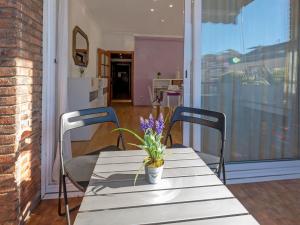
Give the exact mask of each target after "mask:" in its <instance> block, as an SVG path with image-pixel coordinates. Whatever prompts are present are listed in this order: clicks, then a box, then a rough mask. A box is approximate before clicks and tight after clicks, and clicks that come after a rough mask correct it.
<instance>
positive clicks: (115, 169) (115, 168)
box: [94, 159, 206, 173]
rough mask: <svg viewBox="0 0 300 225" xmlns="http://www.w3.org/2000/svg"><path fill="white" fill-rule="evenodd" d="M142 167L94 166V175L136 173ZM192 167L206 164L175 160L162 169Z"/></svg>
mask: <svg viewBox="0 0 300 225" xmlns="http://www.w3.org/2000/svg"><path fill="white" fill-rule="evenodd" d="M141 166H142V162H135V163H121V164H120V163H111V164H104V165H101V164H96V167H95V170H94V172H95V173H99V172H119V171H130V170H135V171H138V170H139V168H140V167H141ZM193 166H206V164H205V163H204V162H203V161H202V160H200V159H192V160H176V161H168V160H166V161H165V165H164V168H180V167H193Z"/></svg>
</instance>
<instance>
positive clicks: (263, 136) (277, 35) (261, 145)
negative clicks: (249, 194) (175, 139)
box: [192, 0, 300, 161]
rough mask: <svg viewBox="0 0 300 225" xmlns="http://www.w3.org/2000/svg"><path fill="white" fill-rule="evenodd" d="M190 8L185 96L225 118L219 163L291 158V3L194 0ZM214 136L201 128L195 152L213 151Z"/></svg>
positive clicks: (295, 30) (295, 127)
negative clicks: (190, 55)
mask: <svg viewBox="0 0 300 225" xmlns="http://www.w3.org/2000/svg"><path fill="white" fill-rule="evenodd" d="M197 1H198V2H197ZM193 10H194V15H192V16H193V19H194V20H193V23H194V24H193V26H194V28H196V29H194V34H193V37H194V41H193V42H194V47H193V51H194V55H196V56H197V55H199V56H200V58H199V60H197V59H196V60H194V61H193V64H196V65H197V64H198V65H199V66H198V70H196V72H198V73H196V72H194V73H193V78H192V79H194V82H197V85H198V87H199V89H200V91H201V94H200V95H201V97H200V96H199V95H198V96H195V95H194V96H193V97H192V98H193V99H198V100H199V102H200V105H201V108H204V109H209V110H215V111H221V112H224V113H225V114H226V116H227V130H226V133H227V135H226V136H227V140H226V148H225V152H226V154H225V157H226V161H245V160H268V159H288V158H299V157H300V143H299V135H300V133H299V129H300V126H299V113H300V111H299V78H300V77H299V21H300V20H299V0H202V1H200V0H195V1H194V6H193ZM199 10H200V11H201V13H199ZM195 15H198V16H195ZM197 26H201V29H197ZM195 43H196V44H197V45H195ZM195 46H201V47H200V49H199V48H198V47H195ZM197 48H198V49H197ZM200 61H201V62H200ZM199 68H200V69H199ZM194 88H196V87H194ZM217 135H218V134H217V133H215V132H213V131H211V130H208V129H204V128H201V132H200V136H201V144H200V149H201V150H202V151H204V152H208V153H214V152H215V151H216V149H217V146H218V145H219V144H220V143H218V141H216V140H217V139H216V138H217ZM193 136H194V139H195V134H194V135H193Z"/></svg>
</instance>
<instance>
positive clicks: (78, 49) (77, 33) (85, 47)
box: [73, 26, 89, 67]
mask: <svg viewBox="0 0 300 225" xmlns="http://www.w3.org/2000/svg"><path fill="white" fill-rule="evenodd" d="M73 59H74V63H75V65H78V66H84V67H87V65H88V63H89V39H88V36H87V35H86V33H84V32H83V30H81V29H80V28H79V27H78V26H75V27H74V29H73Z"/></svg>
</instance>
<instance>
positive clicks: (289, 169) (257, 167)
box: [42, 160, 300, 199]
mask: <svg viewBox="0 0 300 225" xmlns="http://www.w3.org/2000/svg"><path fill="white" fill-rule="evenodd" d="M226 176H227V179H226V181H227V184H241V183H254V182H263V181H272V180H288V179H300V160H283V161H263V162H243V163H228V164H226ZM57 190H58V186H57V185H51V187H50V188H49V189H48V192H47V193H46V194H45V195H44V196H43V197H42V199H54V198H57V195H58V193H57ZM69 190H70V192H69V197H81V196H83V193H82V192H79V191H76V188H75V187H72V186H69Z"/></svg>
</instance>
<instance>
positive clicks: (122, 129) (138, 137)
mask: <svg viewBox="0 0 300 225" xmlns="http://www.w3.org/2000/svg"><path fill="white" fill-rule="evenodd" d="M120 130H121V131H126V132H128V133H130V134H132V135H133V136H134V137H136V138H137V139H138V140H139V141H140V142H142V144H145V141H144V140H143V138H141V137H140V136H139V135H138V134H136V133H135V132H134V131H132V130H129V129H127V128H116V129H113V130H112V132H115V131H120Z"/></svg>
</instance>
